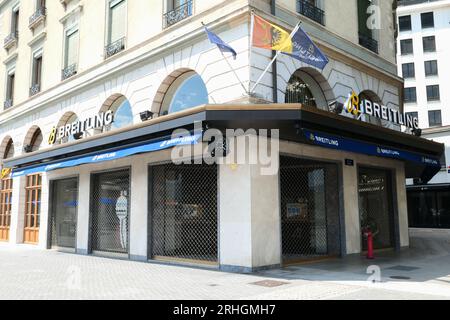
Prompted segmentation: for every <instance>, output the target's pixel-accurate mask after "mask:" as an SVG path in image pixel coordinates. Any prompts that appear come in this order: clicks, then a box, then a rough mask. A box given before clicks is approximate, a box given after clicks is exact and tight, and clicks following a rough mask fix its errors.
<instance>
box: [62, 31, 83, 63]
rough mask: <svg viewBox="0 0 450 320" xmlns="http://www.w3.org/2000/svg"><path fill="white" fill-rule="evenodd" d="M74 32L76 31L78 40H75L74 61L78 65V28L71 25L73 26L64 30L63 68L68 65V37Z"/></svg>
mask: <svg viewBox="0 0 450 320" xmlns="http://www.w3.org/2000/svg"><path fill="white" fill-rule="evenodd" d="M75 33H78V41H77V44H76V51H77V52H76V55H77V59H76V60H77V61H76V62H75V63H76V64H77V65H78V61H79V59H80V29H79V27H78V25H73V26H71V27H69V28H67V29H66V30H65V31H64V53H63V69H65V68H67V67H70V65H69V64H68V57H69V55H68V53H69V51H68V49H69V48H68V44H69V42H68V40H69V37H70V36H72V35H73V34H75Z"/></svg>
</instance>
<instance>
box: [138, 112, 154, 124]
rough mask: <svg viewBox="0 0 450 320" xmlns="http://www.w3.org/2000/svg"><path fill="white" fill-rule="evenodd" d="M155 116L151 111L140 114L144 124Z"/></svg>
mask: <svg viewBox="0 0 450 320" xmlns="http://www.w3.org/2000/svg"><path fill="white" fill-rule="evenodd" d="M153 115H154V113H153V112H151V111H149V110H146V111H144V112H141V113H140V116H141V120H142V122H144V121H147V120H150V119H152V118H153Z"/></svg>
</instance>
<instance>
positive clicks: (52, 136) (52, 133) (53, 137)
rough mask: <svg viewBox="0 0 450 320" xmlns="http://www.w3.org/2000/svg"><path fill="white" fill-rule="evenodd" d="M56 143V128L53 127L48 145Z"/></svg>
mask: <svg viewBox="0 0 450 320" xmlns="http://www.w3.org/2000/svg"><path fill="white" fill-rule="evenodd" d="M55 142H56V127H53V129H52V131H50V136H49V137H48V144H49V145H53V144H55Z"/></svg>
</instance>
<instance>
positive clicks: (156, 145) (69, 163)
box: [11, 134, 201, 178]
mask: <svg viewBox="0 0 450 320" xmlns="http://www.w3.org/2000/svg"><path fill="white" fill-rule="evenodd" d="M200 138H201V134H195V135H191V136H185V137H179V138H173V139H169V140H160V141H157V142H152V143H148V144H144V145H140V146H136V147H129V148H123V149H119V150H116V151H112V152H107V153H98V154H95V155H90V156H85V157H81V158H77V159H72V160H66V161H61V162H57V163H52V164H48V165H40V166H36V167H30V168H25V169H16V170H13V172H12V174H11V177H13V178H16V177H21V176H26V175H30V174H36V173H41V172H48V171H53V170H58V169H64V168H70V167H75V166H80V165H83V164H91V163H100V162H105V161H111V160H117V159H121V158H125V157H129V156H132V155H136V154H141V153H148V152H154V151H160V150H165V149H170V148H172V147H176V146H183V145H184V146H186V145H194V144H197V143H198V142H199V139H200Z"/></svg>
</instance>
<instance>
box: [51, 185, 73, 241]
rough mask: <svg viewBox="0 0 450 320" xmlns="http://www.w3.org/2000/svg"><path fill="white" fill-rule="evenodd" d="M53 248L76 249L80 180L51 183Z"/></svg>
mask: <svg viewBox="0 0 450 320" xmlns="http://www.w3.org/2000/svg"><path fill="white" fill-rule="evenodd" d="M51 199H52V203H51V206H52V207H51V217H50V219H51V222H50V225H51V229H50V232H51V246H52V248H58V249H75V248H76V234H77V213H78V179H77V178H71V179H64V180H56V181H52V182H51Z"/></svg>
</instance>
